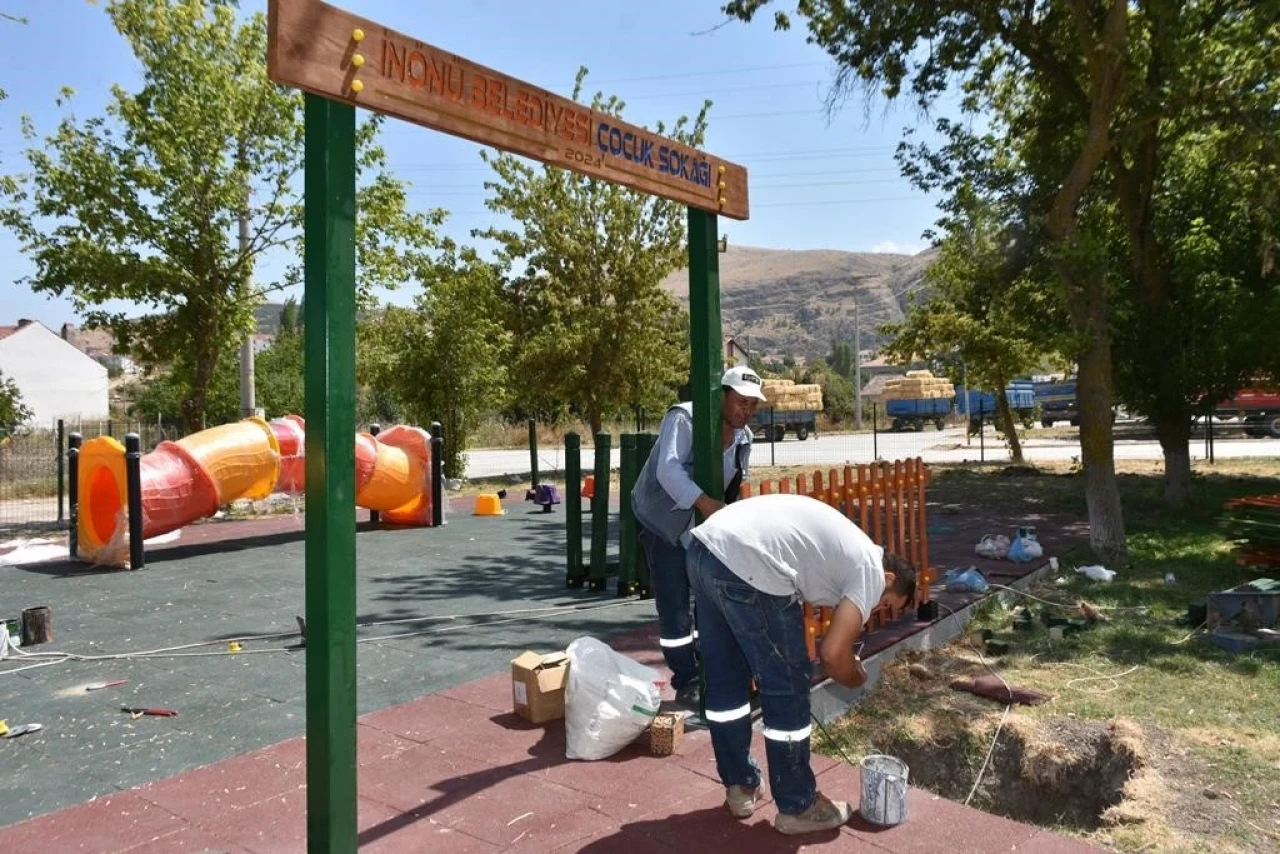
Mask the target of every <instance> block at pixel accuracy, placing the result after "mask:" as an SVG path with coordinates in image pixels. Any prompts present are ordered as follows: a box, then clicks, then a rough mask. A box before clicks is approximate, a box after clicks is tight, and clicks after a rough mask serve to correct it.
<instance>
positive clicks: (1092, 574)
mask: <svg viewBox="0 0 1280 854" xmlns="http://www.w3.org/2000/svg"><path fill="white" fill-rule="evenodd" d="M1076 572H1078V573H1080V574H1081V575H1084V576H1087V577H1089V578H1092V579H1093V580H1094V581H1110V580H1111V579H1113V578H1115V577H1116V572H1115V570H1114V569H1107V568H1106V567H1105V566H1098V565H1096V564H1095V565H1093V566H1077V567H1076Z"/></svg>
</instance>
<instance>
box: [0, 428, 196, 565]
mask: <svg viewBox="0 0 1280 854" xmlns="http://www.w3.org/2000/svg"><path fill="white" fill-rule="evenodd" d="M72 433H79V434H80V435H81V436H82V437H83V438H84V439H85V441H88V440H89V439H93V438H95V437H97V436H112V437H114V438H116V439H117V440H119V441H120V442H121V443H123V442H124V437H125V434H127V433H137V434H138V436H139V438H140V439H141V440H142V449H143V451H150V450H152V449H153V448H155V446H156V445H158V444H160V443H161V442H163V441H165V440H171V439H180V438H182V436H183V435H184V434H183V431H182V430H181V429H180V428H179V427H177V426H176V425H166V424H164V423H163V422H155V423H140V422H133V421H116V420H105V421H82V420H78V419H77V420H61V419H60V420H58V421H56V422H54V423H53V424H50V425H49V426H47V427H25V428H23V429H21V430H19V431H17V432H14V433H12V434H10V435H8V436H5V437H4V438H3V439H0V540H3V539H11V538H14V537H21V536H24V535H27V534H40V533H42V532H43V533H47V532H49V531H53V530H57V529H59V528H62V527H65V525H66V519H67V515H68V506H67V465H66V463H67V438H68V437H69V436H70V435H71V434H72Z"/></svg>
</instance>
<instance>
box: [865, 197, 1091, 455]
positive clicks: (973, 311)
mask: <svg viewBox="0 0 1280 854" xmlns="http://www.w3.org/2000/svg"><path fill="white" fill-rule="evenodd" d="M958 198H959V201H958V202H957V203H956V204H955V205H953V208H952V210H953V212H952V214H951V215H950V216H948V217H947V218H946V219H945V220H944V228H945V236H944V237H943V239H942V242H941V244H940V252H939V255H938V259H937V260H936V261H935V262H934V263H933V264H932V265H931V266H930V267H929V269H928V270H927V271H926V272H925V277H926V281H927V282H928V284H929V285H930V288H931V290H932V294H933V295H932V297H931V298H930V300H929V301H928V302H925V303H922V304H915V305H913V306H911V308H910V310H909V311H908V314H907V317H906V320H905V321H903V322H902V323H899V324H890V325H887V326H884V327H882V328H881V330H880V331H881V333H882V334H883V335H885V336H886V337H887V338H889V339H890V341H889V343H887V344H886V345H884V347H883V350H884V352H885V354H886V355H888V356H890V357H892V358H894V359H895V360H896V361H899V362H903V363H909V362H912V361H914V360H916V359H918V358H928V357H931V356H934V355H935V354H938V355H941V356H943V357H945V358H946V359H947V361H948V362H949V363H951V364H952V365H954V364H956V363H957V362H958V363H960V364H963V366H964V374H965V379H966V380H967V381H968V383H969V386H970V387H972V388H976V389H981V390H986V391H990V392H993V393H994V394H995V395H996V399H997V401H998V403H999V406H1000V411H999V413H998V418H997V427H998V429H1000V432H1001V433H1003V434H1004V436H1005V439H1006V440H1007V441H1008V442H1009V444H1010V449H1011V451H1012V455H1013V457H1014V461H1015V462H1021V459H1022V448H1021V445H1020V443H1019V441H1018V435H1017V429H1016V425H1015V423H1014V418H1013V417H1012V414H1011V413H1010V411H1009V406H1008V400H1007V399H1006V398H1005V395H1004V389H1005V387H1006V386H1007V385H1008V384H1009V382H1010V380H1013V379H1014V378H1016V377H1018V376H1020V375H1023V374H1026V373H1029V372H1031V371H1032V370H1034V369H1035V368H1036V367H1037V366H1038V365H1039V364H1040V363H1041V362H1042V361H1043V360H1044V358H1045V356H1046V349H1047V348H1046V344H1045V340H1046V338H1047V337H1050V336H1046V334H1045V330H1046V329H1050V328H1061V327H1062V326H1064V325H1065V323H1066V321H1065V318H1064V317H1062V314H1061V308H1060V304H1059V303H1058V302H1057V301H1056V300H1055V299H1054V297H1053V294H1054V291H1053V289H1051V288H1046V287H1045V285H1044V283H1043V281H1042V280H1040V279H1039V278H1037V277H1036V271H1035V269H1034V268H1031V269H1028V268H1027V267H1026V266H1025V265H1024V264H1023V263H1022V260H1023V259H1021V258H1020V256H1019V255H1017V254H1016V253H1011V252H1010V250H1009V247H1010V246H1012V245H1013V244H1014V240H1013V235H1014V234H1016V232H1017V222H1016V220H1015V221H1014V222H1009V221H1008V220H1007V219H1006V218H1005V217H1004V216H1002V214H1001V212H1000V211H999V209H997V208H996V207H995V206H993V205H990V204H987V203H984V202H982V201H981V200H979V199H977V198H974V197H973V195H972V194H970V193H961V194H959V196H958ZM951 378H952V379H953V380H959V379H960V377H959V376H958V372H955V371H953V372H952V377H951Z"/></svg>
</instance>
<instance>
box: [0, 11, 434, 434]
mask: <svg viewBox="0 0 1280 854" xmlns="http://www.w3.org/2000/svg"><path fill="white" fill-rule="evenodd" d="M106 9H107V14H108V15H109V16H110V17H111V20H112V23H113V24H114V25H115V27H116V29H117V31H118V32H119V33H120V34H121V35H122V36H123V37H124V38H125V39H126V41H127V42H128V43H129V45H130V47H131V48H132V50H133V52H134V55H135V56H136V58H137V59H138V62H139V64H140V66H141V74H142V85H141V88H140V89H139V90H138V91H137V92H132V93H131V92H127V91H125V89H124V88H122V87H121V86H119V85H116V86H113V87H112V88H111V99H110V102H109V103H108V106H107V109H106V114H105V115H103V116H96V117H92V118H88V119H84V120H81V119H79V118H77V117H75V116H74V115H69V116H68V117H67V118H65V119H63V120H62V122H61V123H60V124H59V125H58V127H57V129H56V130H55V131H54V132H53V134H52V135H50V136H49V137H47V138H46V139H45V140H44V141H43V142H44V146H43V148H40V149H33V150H30V151H28V152H27V159H28V161H29V163H30V167H31V169H30V174H29V175H28V176H26V179H25V181H23V182H21V183H19V182H16V181H10V182H9V183H8V184H7V189H8V190H9V192H8V194H7V195H8V196H9V204H8V205H7V207H6V209H5V210H3V211H2V212H0V222H3V224H5V225H6V226H8V227H9V228H10V229H12V230H13V231H14V232H15V234H16V235H17V236H18V238H19V240H20V242H21V244H22V248H23V251H24V252H25V253H26V254H27V255H28V257H30V258H31V260H32V262H33V264H34V266H35V268H36V272H35V274H34V275H33V276H31V277H29V278H28V279H27V280H26V284H28V285H29V286H30V287H31V288H32V289H33V290H35V291H36V292H39V293H48V294H55V295H65V296H67V297H69V298H70V300H71V302H72V304H73V305H74V306H75V307H76V309H77V311H79V312H80V313H82V314H83V315H84V317H85V319H86V321H87V325H90V326H95V325H96V326H103V327H106V328H109V329H111V330H112V331H113V332H114V334H115V336H116V339H117V343H118V346H119V347H120V348H121V350H122V351H128V352H131V353H132V355H133V356H134V357H135V358H136V359H137V360H138V361H140V362H141V363H143V364H144V365H148V366H151V367H153V368H156V369H159V370H162V371H164V372H165V373H166V375H167V376H168V377H169V379H170V381H171V382H173V383H176V385H177V388H178V389H180V405H181V409H182V415H183V418H184V420H186V422H187V424H188V426H189V427H190V428H192V429H198V428H199V427H201V426H203V425H204V423H205V421H206V418H208V417H211V416H212V414H213V413H212V412H211V411H206V410H207V408H208V406H209V397H210V395H211V394H213V393H214V392H213V384H214V382H215V377H216V376H219V375H220V371H221V370H222V366H223V364H224V363H225V362H226V361H227V360H228V358H229V354H231V353H233V352H234V351H235V349H236V347H237V346H238V345H239V344H240V342H242V341H243V340H244V338H245V336H247V335H248V334H250V333H251V332H252V330H253V325H254V322H253V309H254V307H255V306H256V305H257V304H258V303H259V302H260V301H261V299H262V297H263V295H264V294H265V293H267V292H268V291H271V290H275V289H278V288H285V287H288V286H290V285H293V284H295V283H296V282H297V281H298V280H299V277H300V272H299V267H298V266H297V265H294V266H292V267H290V268H288V270H287V271H286V273H285V274H284V276H283V277H282V278H281V280H280V281H278V282H275V283H271V284H270V285H267V286H255V285H254V284H253V278H252V277H253V270H254V266H255V264H256V262H257V260H258V259H259V258H260V257H261V256H262V255H264V254H265V253H270V252H273V251H289V250H293V251H296V250H297V248H298V243H299V239H298V238H299V235H298V228H299V223H300V218H301V199H300V197H299V191H300V182H299V181H298V177H299V174H300V171H301V167H302V154H303V146H302V116H301V104H302V96H301V95H300V94H299V93H297V92H293V91H289V90H285V89H282V88H281V87H278V86H276V85H274V84H273V83H271V82H270V81H269V80H268V79H267V74H266V62H265V58H266V48H267V33H266V19H265V16H263V15H262V14H255V15H252V16H247V17H245V18H244V19H243V20H238V19H237V13H236V10H235V8H234V4H228V3H208V2H204V0H111V2H109V3H107V4H106ZM70 98H71V93H70V92H69V91H64V93H63V95H62V96H61V97H60V98H59V104H60V105H65V104H66V103H67V102H68V101H69V100H70ZM380 127H381V121H380V119H377V118H375V119H371V120H369V121H367V122H365V123H363V124H362V125H361V127H360V128H359V131H358V138H357V145H358V150H357V167H358V169H359V170H360V174H361V186H360V189H359V196H358V206H359V210H360V211H361V213H360V214H358V216H357V221H356V231H357V247H356V248H357V259H358V270H359V273H358V287H359V289H360V294H361V297H362V299H363V300H365V301H366V302H367V301H368V300H370V299H372V297H371V294H372V292H373V291H374V290H375V289H376V288H378V287H383V286H386V287H393V286H395V285H397V284H400V283H403V282H405V281H408V280H410V279H413V278H420V270H421V268H422V267H423V266H424V265H425V264H426V263H427V261H428V259H427V254H428V253H429V252H430V251H431V250H432V249H433V248H434V247H435V246H436V244H437V242H438V241H437V238H436V235H435V232H434V228H435V226H437V225H438V224H439V223H440V222H441V221H442V219H443V213H442V212H440V211H433V212H430V213H412V214H411V213H408V212H407V205H406V195H405V187H404V185H403V184H402V183H401V182H399V181H397V180H396V179H394V178H392V177H390V176H389V175H387V174H386V172H385V161H386V155H385V152H384V151H383V150H382V148H381V147H380V146H378V144H377V133H378V131H379V128H380ZM24 128H25V132H26V134H27V137H28V139H33V138H35V137H36V131H35V128H34V127H33V125H32V124H31V122H30V120H29V119H28V120H24ZM242 216H243V217H245V218H247V221H248V236H247V240H246V241H245V242H244V245H243V247H242V246H241V243H240V241H239V240H238V239H237V237H236V234H237V231H238V225H239V221H240V219H241V217H242ZM122 305H123V306H124V308H121V307H120V306H122ZM139 310H140V311H142V312H144V314H143V316H141V317H130V316H128V314H127V313H126V312H137V311H139ZM214 420H218V419H214Z"/></svg>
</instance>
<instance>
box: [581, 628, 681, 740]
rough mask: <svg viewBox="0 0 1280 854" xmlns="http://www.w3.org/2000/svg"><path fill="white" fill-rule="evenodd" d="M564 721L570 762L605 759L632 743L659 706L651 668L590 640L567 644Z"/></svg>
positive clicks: (655, 675)
mask: <svg viewBox="0 0 1280 854" xmlns="http://www.w3.org/2000/svg"><path fill="white" fill-rule="evenodd" d="M566 652H567V653H568V655H569V684H568V685H567V686H566V688H565V694H564V723H565V735H566V740H567V742H568V745H567V747H566V749H565V756H567V757H568V758H570V759H605V758H606V757H609V756H612V755H613V754H615V753H617V752H618V751H619V750H621V749H622V748H624V747H626V746H627V745H628V744H630V743H631V742H633V741H635V740H636V737H637V736H639V735H640V733H642V732H644V731H645V730H646V729H647V728H648V727H649V725H650V724H651V723H653V718H654V716H655V715H657V714H658V706H659V705H660V704H661V702H662V698H661V694H660V692H659V691H658V686H657V684H656V683H657V682H659V681H661V680H662V674H660V673H659V672H658V671H656V670H654V669H653V668H652V667H646V666H644V665H643V664H640V663H639V662H637V661H632V660H631V659H630V658H627V657H626V656H625V655H621V654H620V653H617V652H614V651H613V650H612V649H610V648H609V646H608V644H605V643H603V642H601V641H598V640H596V639H595V638H589V637H583V638H578V639H577V640H575V641H574V642H573V643H571V644H569V648H568V649H567V650H566Z"/></svg>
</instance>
